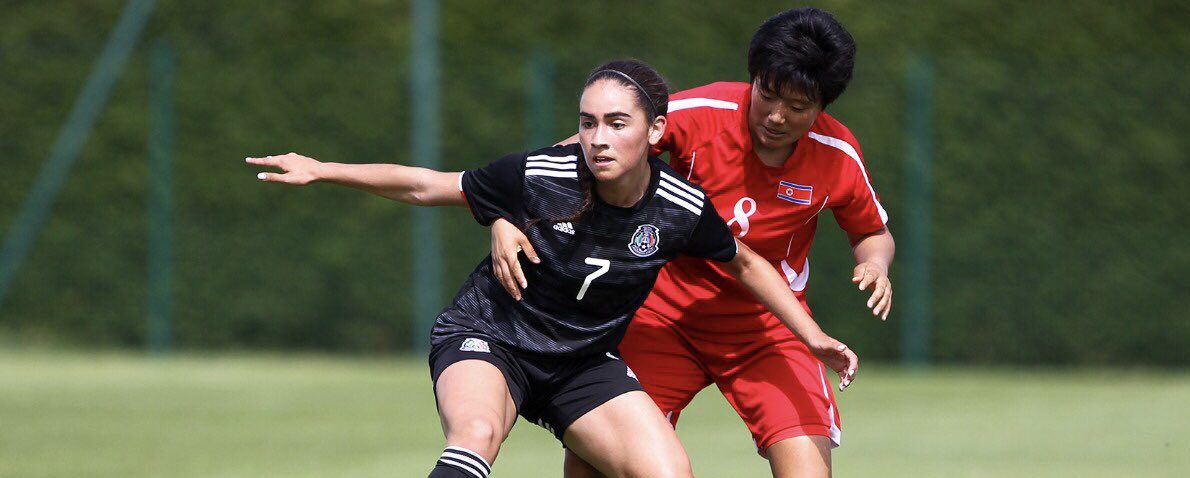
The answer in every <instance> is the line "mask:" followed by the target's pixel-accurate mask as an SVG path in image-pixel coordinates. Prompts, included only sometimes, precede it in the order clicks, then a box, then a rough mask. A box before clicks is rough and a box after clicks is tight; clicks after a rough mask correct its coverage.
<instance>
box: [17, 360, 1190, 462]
mask: <svg viewBox="0 0 1190 478" xmlns="http://www.w3.org/2000/svg"><path fill="white" fill-rule="evenodd" d="M840 402H841V407H842V410H843V420H844V434H843V442H844V443H843V447H842V448H840V449H838V450H837V451H836V453H835V471H836V476H865V477H866V476H881V477H895V476H915V477H919V476H939V477H1000V476H1004V477H1031V476H1077V477H1122V476H1145V477H1152V476H1170V477H1173V476H1190V373H1186V372H1178V373H1170V372H1156V371H1153V372H1133V371H1109V372H1087V371H1064V372H1054V371H1050V372H1044V371H1029V372H1021V371H1015V370H986V369H970V368H938V369H933V370H930V371H924V372H913V371H902V370H899V369H895V368H887V367H886V368H880V367H871V366H870V367H868V368H867V369H866V370H863V371H862V374H861V377H860V379H859V380H858V381H857V382H856V384H855V386H854V387H853V388H851V389H849V390H848V391H847V392H846V393H843V394H842V395H841V396H840ZM678 431H679V434H680V435H681V437H682V440H683V441H684V442H685V443H686V446H687V449H688V451H689V452H690V455H691V458H692V460H693V462H694V469H695V472H696V473H697V474H698V475H699V476H703V477H739V476H767V473H768V472H767V466H766V463H765V462H764V461H763V460H761V459H760V458H759V457H758V456H757V455H756V454H755V452H754V449H753V447H752V445H751V439H750V438H749V435H748V433H747V431H746V430H745V429H744V427H743V425H742V424H741V423H740V422H739V419H738V418H737V417H736V416H735V414H734V412H733V411H732V410H731V409H730V408H729V407H728V406H727V404H726V402H724V401H723V399H722V397H721V396H719V395H718V394H717V392H716V391H715V390H713V389H712V390H707V391H705V392H704V393H703V394H701V395H700V396H699V398H698V399H697V400H696V401H695V403H694V404H693V405H692V406H691V408H690V409H689V410H688V411H687V413H686V414H685V415H683V420H682V423H681V424H680V426H679V428H678ZM441 446H442V438H441V434H440V431H439V428H438V418H437V415H436V414H435V410H434V405H433V401H432V394H431V391H430V385H429V379H428V377H427V374H426V372H425V365H424V361H423V360H421V359H420V358H399V359H398V358H389V359H381V358H368V359H359V358H338V357H319V356H305V355H301V356H262V355H219V356H183V357H175V358H167V359H149V358H144V357H141V356H133V355H122V354H78V353H69V354H52V353H48V352H12V351H8V352H0V476H2V477H82V476H87V477H109V476H110V477H142V476H162V477H271V476H276V477H305V476H309V477H315V476H317V477H327V476H353V477H381V476H383V477H417V476H424V475H425V474H426V473H427V472H428V470H429V467H430V465H431V464H432V462H433V461H434V459H435V458H436V457H437V454H438V453H439V452H440V451H441ZM560 463H561V452H560V448H559V446H558V445H557V443H556V442H555V441H554V440H553V438H552V436H551V435H549V434H548V433H546V432H545V431H544V430H542V429H539V428H537V427H536V426H534V425H531V424H528V423H525V422H523V421H522V422H521V423H519V424H518V425H517V427H516V428H515V429H514V430H513V433H512V437H511V438H510V439H509V441H508V443H506V445H505V448H504V449H503V452H502V455H501V456H500V458H499V460H497V462H496V464H495V472H494V476H497V477H499V476H503V477H539V476H541V477H548V476H559V475H560V471H559V470H560Z"/></svg>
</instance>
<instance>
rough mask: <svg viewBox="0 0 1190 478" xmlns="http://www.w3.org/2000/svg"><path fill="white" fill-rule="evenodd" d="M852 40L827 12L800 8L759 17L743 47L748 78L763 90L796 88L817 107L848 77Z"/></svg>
mask: <svg viewBox="0 0 1190 478" xmlns="http://www.w3.org/2000/svg"><path fill="white" fill-rule="evenodd" d="M854 68H855V40H854V39H852V38H851V34H850V33H847V29H846V28H843V25H842V24H840V23H839V21H838V20H836V19H835V17H834V16H833V15H831V14H830V13H827V12H825V11H823V10H820V9H817V8H813V7H804V8H795V9H793V10H787V11H784V12H781V13H778V14H777V15H774V16H773V17H772V18H769V19H768V20H765V22H764V23H763V24H761V25H760V28H758V29H756V34H755V35H753V36H752V44H751V45H750V46H749V47H748V76H749V78H750V79H751V80H752V81H753V82H754V83H758V84H759V86H760V87H762V88H764V89H765V90H768V91H771V92H775V93H778V94H780V93H783V92H785V91H787V90H789V89H793V90H794V91H798V92H801V93H803V94H805V95H806V96H808V97H809V99H810V101H814V102H818V103H820V104H821V105H822V107H824V108H825V107H826V105H829V104H831V103H832V102H834V101H835V100H836V99H838V98H839V95H841V94H843V90H846V89H847V83H849V82H850V81H851V71H852V69H854Z"/></svg>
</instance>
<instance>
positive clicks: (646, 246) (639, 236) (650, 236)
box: [628, 224, 661, 257]
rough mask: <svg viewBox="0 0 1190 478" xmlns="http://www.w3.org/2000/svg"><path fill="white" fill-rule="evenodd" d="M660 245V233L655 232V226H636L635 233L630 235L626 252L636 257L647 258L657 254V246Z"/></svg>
mask: <svg viewBox="0 0 1190 478" xmlns="http://www.w3.org/2000/svg"><path fill="white" fill-rule="evenodd" d="M660 244H661V233H660V231H658V230H657V226H654V225H652V224H645V225H643V226H637V228H636V232H635V233H633V234H632V240H631V241H628V250H629V251H632V254H634V255H636V257H649V256H651V255H653V253H654V252H657V246H659V245H660Z"/></svg>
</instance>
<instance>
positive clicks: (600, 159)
mask: <svg viewBox="0 0 1190 478" xmlns="http://www.w3.org/2000/svg"><path fill="white" fill-rule="evenodd" d="M614 162H616V160H614V159H612V158H610V157H608V156H604V155H596V156H595V157H593V158H591V164H593V165H595V166H596V167H600V168H604V167H607V166H610V165H611V164H612V163H614Z"/></svg>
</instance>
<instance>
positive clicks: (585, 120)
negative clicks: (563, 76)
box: [578, 79, 665, 181]
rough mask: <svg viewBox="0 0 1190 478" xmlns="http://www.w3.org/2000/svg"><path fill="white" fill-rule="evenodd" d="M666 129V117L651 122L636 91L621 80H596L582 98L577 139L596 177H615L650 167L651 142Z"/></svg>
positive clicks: (606, 179)
mask: <svg viewBox="0 0 1190 478" xmlns="http://www.w3.org/2000/svg"><path fill="white" fill-rule="evenodd" d="M664 130H665V117H664V116H658V117H657V118H656V119H655V120H653V121H652V122H650V121H649V119H648V113H647V112H646V111H644V109H643V108H641V107H640V106H639V105H637V103H636V92H635V91H633V90H632V89H631V88H629V87H626V86H624V85H622V84H620V83H619V82H618V81H613V80H609V79H605V80H599V81H596V82H595V83H593V84H591V86H588V87H587V89H585V90H583V96H582V98H581V99H579V114H578V139H579V142H580V143H582V145H583V152H584V153H585V154H586V161H587V167H588V168H590V169H591V172H592V173H594V174H595V180H596V181H616V180H619V179H620V178H623V177H625V174H627V173H630V172H636V173H639V172H641V170H642V168H644V169H647V168H648V164H646V162H645V158H646V157H647V155H648V153H649V145H650V144H656V143H657V141H658V140H660V139H661V133H662V132H663V131H664Z"/></svg>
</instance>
